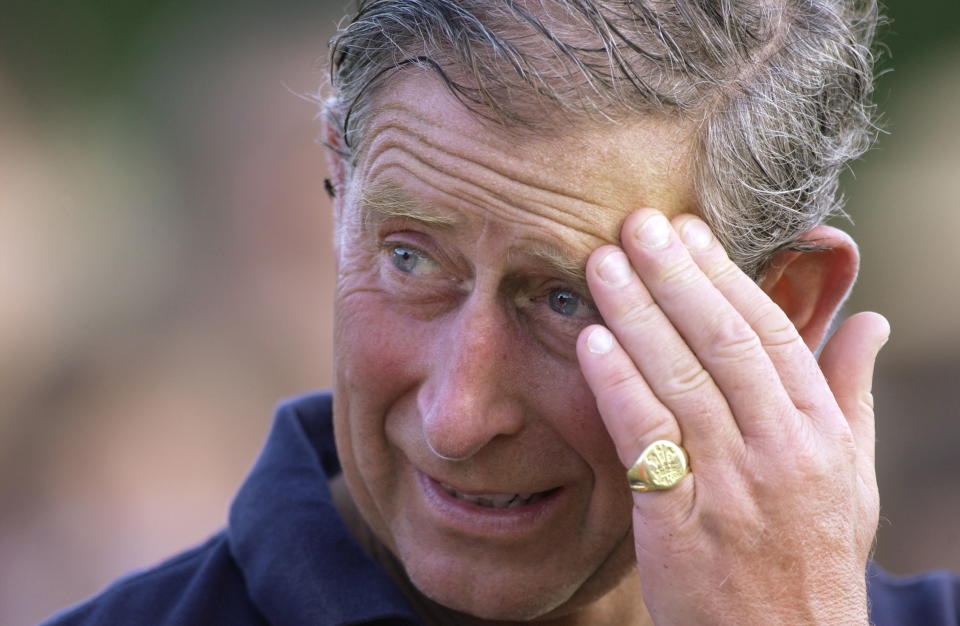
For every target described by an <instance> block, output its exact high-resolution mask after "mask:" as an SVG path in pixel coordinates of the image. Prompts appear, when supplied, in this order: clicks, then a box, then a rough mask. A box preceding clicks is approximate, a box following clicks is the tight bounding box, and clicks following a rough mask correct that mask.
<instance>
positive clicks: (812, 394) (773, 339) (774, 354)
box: [673, 215, 823, 415]
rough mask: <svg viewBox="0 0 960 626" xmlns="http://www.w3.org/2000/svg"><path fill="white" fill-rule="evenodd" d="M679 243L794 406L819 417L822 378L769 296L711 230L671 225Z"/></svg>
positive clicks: (694, 221)
mask: <svg viewBox="0 0 960 626" xmlns="http://www.w3.org/2000/svg"><path fill="white" fill-rule="evenodd" d="M673 223H674V226H675V228H676V230H677V232H679V233H680V237H681V239H682V240H683V243H684V244H685V245H686V246H687V249H688V250H689V251H690V255H691V257H692V258H693V260H694V261H695V262H696V263H697V265H698V266H699V267H700V268H701V269H702V270H703V272H704V274H706V275H707V277H708V278H709V279H710V281H711V282H712V283H713V285H714V286H715V287H716V288H717V290H718V291H719V292H720V293H721V294H723V297H724V298H726V299H727V301H728V302H729V303H730V304H731V305H732V306H733V308H735V309H736V310H737V311H738V312H739V313H740V315H741V316H742V317H743V319H744V320H746V322H747V323H748V324H749V325H750V327H751V328H753V330H754V332H755V333H756V334H757V336H758V337H759V338H760V343H761V344H762V345H763V348H764V350H765V351H766V353H767V356H768V357H769V359H770V362H771V363H772V364H773V367H774V368H775V369H776V371H777V375H778V376H779V378H780V382H781V384H782V385H783V386H784V388H785V389H786V391H787V395H788V396H789V397H790V398H791V400H792V401H793V404H794V406H796V407H797V408H798V409H799V410H801V411H802V412H804V413H806V414H811V415H818V414H822V413H823V412H822V411H816V410H815V409H816V408H817V407H818V405H819V404H821V403H822V395H821V394H820V393H819V390H820V389H822V385H823V375H822V374H821V372H820V368H819V366H818V365H817V362H816V359H815V358H814V356H813V353H812V352H810V349H809V348H808V347H807V345H806V343H805V342H804V341H803V337H802V336H801V335H800V333H799V332H798V331H797V329H796V327H795V326H794V325H793V322H792V321H791V320H790V318H789V317H788V316H787V314H786V313H785V312H784V311H783V309H781V308H780V307H779V306H777V304H776V303H775V302H773V300H771V299H770V296H769V295H767V293H765V292H764V291H763V289H762V288H761V287H760V286H759V285H758V284H757V283H756V282H755V281H754V280H753V279H751V278H750V277H749V276H747V275H746V274H744V273H743V271H741V270H740V268H739V267H737V265H736V264H735V263H734V262H733V261H731V260H730V257H729V256H728V255H727V252H726V250H724V248H723V246H722V245H720V242H719V241H717V239H716V238H715V237H714V236H713V234H712V233H711V232H710V227H709V226H707V225H706V224H705V223H704V222H703V221H702V220H700V219H699V218H697V217H695V216H692V215H683V216H679V217H677V218H675V219H674V220H673Z"/></svg>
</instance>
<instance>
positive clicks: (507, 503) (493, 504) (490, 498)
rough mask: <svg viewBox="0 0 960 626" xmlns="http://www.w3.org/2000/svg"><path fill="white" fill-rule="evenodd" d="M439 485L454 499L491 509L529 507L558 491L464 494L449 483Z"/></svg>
mask: <svg viewBox="0 0 960 626" xmlns="http://www.w3.org/2000/svg"><path fill="white" fill-rule="evenodd" d="M439 484H440V487H441V488H442V489H443V490H444V491H445V492H446V493H447V494H449V495H451V496H453V497H454V498H457V499H458V500H464V501H466V502H470V503H472V504H475V505H477V506H481V507H484V508H489V509H514V508H517V507H521V506H529V505H531V504H535V503H537V502H539V501H540V500H543V499H544V498H546V497H547V496H549V495H550V494H551V493H553V492H554V491H556V489H549V490H547V491H538V492H536V493H499V492H498V493H464V492H462V491H457V490H456V489H454V488H453V487H452V486H450V485H448V484H447V483H439Z"/></svg>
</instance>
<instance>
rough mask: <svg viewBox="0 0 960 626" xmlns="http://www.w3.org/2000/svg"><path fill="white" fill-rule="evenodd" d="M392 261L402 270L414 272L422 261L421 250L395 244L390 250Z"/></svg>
mask: <svg viewBox="0 0 960 626" xmlns="http://www.w3.org/2000/svg"><path fill="white" fill-rule="evenodd" d="M390 261H391V262H392V263H393V265H394V267H396V268H397V269H398V270H400V271H401V272H407V273H410V272H412V271H413V270H414V269H415V268H416V267H417V263H419V262H420V252H419V251H418V250H416V249H414V248H408V247H407V246H394V248H393V250H391V251H390Z"/></svg>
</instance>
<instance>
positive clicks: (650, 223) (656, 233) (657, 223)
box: [636, 215, 671, 249]
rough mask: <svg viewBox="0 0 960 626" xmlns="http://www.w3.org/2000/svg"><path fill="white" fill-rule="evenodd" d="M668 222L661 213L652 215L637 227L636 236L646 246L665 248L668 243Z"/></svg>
mask: <svg viewBox="0 0 960 626" xmlns="http://www.w3.org/2000/svg"><path fill="white" fill-rule="evenodd" d="M670 230H671V227H670V222H668V221H667V218H665V217H664V216H662V215H654V216H653V217H651V218H649V219H647V221H646V222H644V223H643V224H641V225H640V228H638V229H637V232H636V237H637V239H638V240H639V241H640V243H641V244H643V245H644V246H645V247H647V248H653V249H656V248H665V247H666V245H667V244H668V243H670Z"/></svg>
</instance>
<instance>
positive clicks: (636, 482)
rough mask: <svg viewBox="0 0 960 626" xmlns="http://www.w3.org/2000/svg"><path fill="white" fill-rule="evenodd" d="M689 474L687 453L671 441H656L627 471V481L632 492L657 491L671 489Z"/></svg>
mask: <svg viewBox="0 0 960 626" xmlns="http://www.w3.org/2000/svg"><path fill="white" fill-rule="evenodd" d="M689 473H690V462H689V459H688V458H687V451H686V450H684V449H683V448H681V447H680V446H678V445H677V444H675V443H673V442H672V441H666V440H665V439H658V440H657V441H654V442H653V443H651V444H650V445H649V446H647V447H646V448H645V449H644V450H643V452H641V453H640V456H639V457H637V462H636V463H634V464H633V467H631V468H630V469H629V470H627V480H628V481H629V482H630V488H631V489H633V490H634V491H657V490H662V489H671V488H672V487H674V486H675V485H676V484H677V483H678V482H680V480H681V479H682V478H683V477H684V476H686V475H687V474H689Z"/></svg>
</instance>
